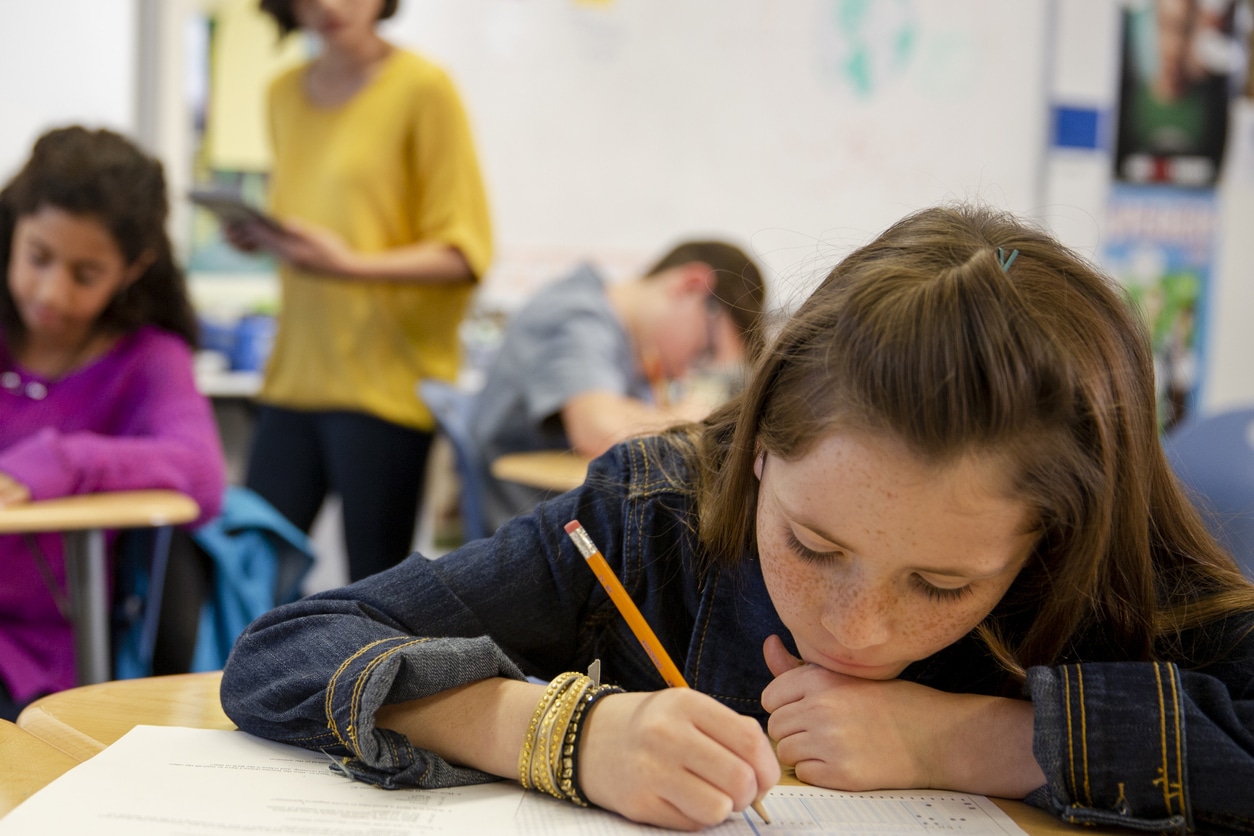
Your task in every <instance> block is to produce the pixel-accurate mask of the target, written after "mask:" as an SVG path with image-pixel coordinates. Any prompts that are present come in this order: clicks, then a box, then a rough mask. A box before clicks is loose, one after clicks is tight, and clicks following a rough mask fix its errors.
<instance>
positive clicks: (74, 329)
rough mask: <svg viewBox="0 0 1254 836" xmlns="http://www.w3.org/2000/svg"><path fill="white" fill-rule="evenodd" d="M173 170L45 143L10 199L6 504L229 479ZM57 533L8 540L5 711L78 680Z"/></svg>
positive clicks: (0, 203) (4, 316)
mask: <svg viewBox="0 0 1254 836" xmlns="http://www.w3.org/2000/svg"><path fill="white" fill-rule="evenodd" d="M167 208H168V204H167V199H166V189H165V178H164V175H163V174H162V169H161V164H160V163H159V162H157V161H156V160H154V159H152V158H150V157H148V156H146V155H145V154H143V153H142V152H141V151H140V150H139V149H137V148H136V147H135V146H134V145H133V144H131V143H130V142H129V141H128V140H126V139H125V138H123V137H121V136H119V135H118V134H115V133H112V132H109V131H104V130H100V131H89V130H85V129H83V128H79V127H70V128H63V129H59V130H54V131H51V132H49V133H47V134H45V135H44V136H42V137H41V138H40V139H39V140H38V141H37V142H36V143H35V147H34V150H33V152H32V153H31V157H30V159H29V160H28V161H27V163H26V165H25V166H24V167H23V168H22V169H21V171H19V172H18V174H17V176H16V177H14V178H13V179H12V180H11V181H10V182H9V183H8V184H7V185H6V186H5V187H4V189H3V191H0V506H5V505H12V504H15V503H20V502H26V501H28V500H37V499H48V498H50V497H57V496H67V495H70V494H81V493H93V492H97V491H119V490H137V489H152V488H166V489H172V490H177V491H182V492H183V493H185V494H187V495H189V496H191V497H192V498H193V499H194V500H196V502H197V503H198V504H199V506H200V510H201V516H200V518H199V519H198V520H197V521H196V522H195V523H193V525H198V524H200V523H201V522H204V521H205V520H207V519H209V518H211V517H213V516H214V515H216V514H217V513H218V510H219V505H220V503H221V498H222V492H223V488H224V486H225V466H224V462H223V457H222V448H221V443H220V441H219V439H218V434H217V428H216V426H215V424H214V420H213V413H212V410H211V409H210V407H209V404H208V402H207V401H206V400H205V398H204V397H203V396H201V395H200V394H199V393H198V392H197V390H196V386H195V381H194V378H193V375H192V349H193V345H194V342H195V333H196V324H195V316H194V314H193V312H192V307H191V303H190V301H189V299H188V295H187V288H186V285H185V283H184V279H183V274H182V272H181V271H180V270H179V268H178V267H177V266H176V264H175V263H174V258H173V254H172V252H171V248H170V241H169V239H168V238H167V236H166V232H165V222H166V214H167ZM65 601H66V592H65V566H64V562H63V555H62V547H61V538H60V535H58V534H41V535H20V534H10V535H0V716H5V717H8V718H10V719H11V718H12V717H13V716H15V715H16V713H17V711H18V710H20V708H21V707H22V706H23V705H25V704H26V703H28V702H29V701H30V700H32V699H34V698H35V697H38V696H40V695H42V694H46V693H50V692H52V691H57V690H60V689H63V688H68V687H70V686H72V685H74V684H75V681H74V648H73V638H72V634H71V627H70V623H69V621H68V620H67V618H66V616H65Z"/></svg>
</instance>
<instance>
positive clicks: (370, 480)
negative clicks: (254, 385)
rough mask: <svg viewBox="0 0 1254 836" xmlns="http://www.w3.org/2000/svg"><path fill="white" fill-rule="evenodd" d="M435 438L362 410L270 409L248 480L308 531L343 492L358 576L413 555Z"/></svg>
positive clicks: (348, 545)
mask: <svg viewBox="0 0 1254 836" xmlns="http://www.w3.org/2000/svg"><path fill="white" fill-rule="evenodd" d="M431 440H432V433H429V432H422V431H421V430H414V429H410V428H408V427H402V426H399V425H397V424H392V423H389V422H387V421H383V420H381V419H379V418H375V417H372V416H369V415H364V414H362V413H357V412H300V411H296V410H291V409H281V408H278V407H273V406H262V407H260V409H259V410H258V413H257V429H256V434H255V435H254V436H253V445H252V452H251V454H250V456H249V461H248V477H247V485H248V487H249V488H251V489H252V490H254V491H256V492H257V493H258V494H260V495H261V496H262V497H264V498H265V499H266V500H267V501H268V502H269V503H270V504H271V505H273V506H274V507H275V509H277V510H278V511H279V513H281V514H283V516H285V517H287V518H288V519H289V520H291V522H292V524H293V525H295V526H297V527H298V528H300V529H301V530H302V531H304V532H306V533H308V531H309V529H310V527H311V526H312V525H313V521H314V518H315V517H317V515H318V510H319V509H320V508H321V507H322V502H323V500H324V499H325V498H326V496H327V495H328V494H330V493H336V494H339V497H340V500H341V502H342V503H343V512H344V541H345V550H346V551H347V553H348V574H349V578H350V579H351V580H354V581H356V580H360V579H361V578H364V577H366V576H368V575H373V574H374V573H376V572H379V571H381V570H383V569H386V568H388V567H389V566H393V565H395V564H397V563H399V562H400V561H401V560H403V559H404V558H405V556H406V555H408V554H409V550H410V546H411V545H412V543H413V539H414V525H415V522H416V521H417V518H418V504H419V502H421V500H422V493H423V484H424V481H425V478H426V470H427V454H428V453H429V452H430V451H431Z"/></svg>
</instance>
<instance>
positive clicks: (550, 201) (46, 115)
mask: <svg viewBox="0 0 1254 836" xmlns="http://www.w3.org/2000/svg"><path fill="white" fill-rule="evenodd" d="M1149 5H1150V4H1148V3H1146V2H1132V1H1131V0H1130V1H1129V2H1119V0H1015V2H1013V3H1006V2H1004V1H1003V0H946V2H944V3H937V2H929V0H789V1H788V2H786V3H780V2H771V0H682V2H673V0H406V2H405V3H404V4H403V6H402V8H401V11H400V14H398V15H397V17H396V18H394V19H393V20H390V21H388V22H386V24H385V26H384V28H383V31H384V33H385V35H386V36H387V37H390V38H391V39H393V40H394V41H395V42H397V43H399V44H402V45H406V46H411V47H413V48H415V49H417V50H419V51H421V52H423V53H424V54H426V55H428V56H430V57H432V58H434V59H436V60H437V61H439V62H440V63H442V64H443V65H444V66H445V67H446V68H447V69H448V70H449V71H450V72H451V74H452V76H453V78H454V80H455V82H456V84H457V86H458V88H459V90H460V91H461V94H462V98H463V101H464V103H465V106H466V108H467V110H468V113H469V116H470V119H471V122H472V126H473V128H474V131H475V137H476V144H477V146H478V150H479V154H480V159H481V162H482V164H483V167H484V175H485V180H486V185H487V189H488V194H489V199H490V201H491V208H492V213H493V222H494V226H495V234H496V243H497V253H498V255H497V258H496V261H495V263H494V264H493V267H492V269H491V271H490V273H489V274H488V276H486V277H485V281H484V282H483V285H482V287H481V289H480V291H479V294H478V298H477V300H476V303H475V306H474V309H473V310H472V314H471V317H470V318H469V319H468V320H467V323H466V324H465V326H464V328H463V334H464V340H465V343H466V348H467V351H468V353H467V357H468V360H469V369H470V371H471V372H472V373H473V371H474V368H475V365H476V364H477V363H478V362H479V358H480V356H481V354H482V352H483V351H485V350H490V347H491V343H492V339H493V337H494V334H496V333H497V332H498V330H499V324H500V322H501V321H502V320H503V319H504V318H506V317H508V315H509V313H510V311H511V310H513V309H514V308H515V307H517V305H518V304H519V303H520V302H521V301H522V300H524V299H525V298H527V296H529V295H530V294H531V293H533V292H534V291H535V290H536V289H537V288H538V287H539V286H541V285H542V284H543V283H544V282H546V281H549V280H552V279H555V278H557V277H559V276H561V275H563V274H564V273H565V272H566V270H568V269H569V267H570V266H571V265H572V264H573V263H574V262H576V261H579V260H584V259H590V260H594V261H596V262H597V263H598V264H600V265H601V266H602V267H603V268H604V269H605V271H606V272H607V273H608V274H609V275H610V276H624V277H625V276H629V275H632V273H633V271H636V270H638V269H639V268H640V267H641V266H643V265H644V264H645V262H647V261H648V260H649V259H650V258H651V257H652V256H653V255H655V254H656V252H657V251H658V250H659V249H660V247H661V246H662V245H663V244H664V243H665V242H670V241H675V240H678V239H680V238H684V237H697V236H706V235H712V236H718V237H724V238H728V239H730V240H734V241H737V242H738V243H741V244H742V245H743V246H744V247H745V248H746V249H747V250H748V251H749V252H750V253H751V254H752V255H754V257H756V258H758V259H759V260H760V262H761V263H762V264H763V265H764V266H765V267H766V269H767V273H768V285H769V287H770V297H769V300H768V302H769V306H770V307H771V308H772V309H773V310H775V311H780V312H783V311H787V310H788V309H790V308H791V307H792V306H793V305H795V304H796V303H797V302H798V301H799V300H800V299H801V298H803V297H804V296H805V295H806V293H807V292H808V290H809V289H810V288H811V287H812V286H813V284H814V283H815V282H816V281H817V280H818V279H819V278H821V276H822V275H823V272H824V270H825V268H828V267H830V266H831V265H832V264H833V263H835V261H836V260H837V259H838V258H839V257H840V256H841V255H843V254H844V253H845V252H847V251H848V250H849V249H850V248H851V247H854V246H856V245H858V244H861V243H863V242H865V241H867V240H869V239H870V238H871V237H873V236H874V235H875V234H877V233H878V232H879V231H881V230H882V229H883V228H884V227H885V226H887V225H888V224H889V223H891V222H892V221H894V220H896V219H897V218H899V217H900V216H901V215H903V214H905V213H906V212H908V211H910V210H913V209H916V208H919V207H921V206H924V205H929V204H933V203H936V202H939V201H944V200H947V199H963V200H966V199H975V200H982V201H984V202H987V203H989V204H992V205H994V206H997V207H1000V208H1005V209H1009V210H1012V211H1014V212H1016V213H1020V214H1023V215H1025V216H1028V217H1032V218H1035V219H1038V220H1039V221H1041V222H1042V223H1044V224H1045V225H1046V226H1048V227H1049V228H1050V229H1051V230H1052V231H1053V232H1054V233H1055V234H1056V235H1058V236H1059V237H1060V238H1061V239H1062V240H1063V241H1064V242H1065V243H1067V244H1069V245H1071V246H1073V247H1075V248H1076V249H1078V250H1079V251H1080V252H1082V253H1084V254H1086V255H1088V256H1089V257H1091V258H1093V259H1094V260H1096V261H1098V262H1099V263H1101V264H1102V265H1103V266H1104V267H1106V269H1108V270H1109V271H1110V272H1111V273H1112V274H1114V275H1115V276H1116V277H1117V278H1119V279H1120V281H1122V282H1124V283H1125V284H1126V285H1127V286H1128V287H1129V289H1130V291H1131V293H1132V295H1133V297H1134V298H1136V299H1137V300H1138V301H1139V302H1140V304H1141V305H1142V307H1143V308H1144V310H1145V311H1146V315H1147V318H1148V319H1149V320H1150V325H1151V327H1152V330H1153V333H1154V337H1155V340H1156V344H1157V345H1158V347H1159V354H1160V371H1161V372H1162V375H1161V377H1162V380H1161V387H1162V389H1163V392H1164V395H1163V399H1164V407H1163V409H1164V416H1163V417H1164V421H1165V422H1168V423H1169V422H1171V421H1175V420H1178V419H1179V418H1180V417H1181V416H1182V415H1183V414H1186V413H1189V412H1197V413H1209V412H1215V411H1219V410H1223V409H1227V408H1230V407H1234V406H1240V405H1247V404H1254V373H1251V371H1250V366H1249V358H1251V357H1254V329H1252V328H1250V327H1249V325H1248V323H1247V320H1248V319H1249V318H1250V316H1251V315H1252V314H1254V236H1252V235H1250V233H1249V231H1250V230H1251V229H1254V99H1252V98H1251V96H1250V90H1251V74H1250V72H1249V67H1250V55H1251V50H1250V49H1249V48H1248V44H1249V38H1250V34H1249V32H1250V24H1249V21H1250V17H1251V10H1250V3H1249V2H1248V0H1235V2H1234V0H1200V5H1201V7H1202V8H1203V10H1205V11H1206V12H1208V13H1210V14H1211V15H1212V16H1213V17H1215V18H1217V19H1221V20H1222V21H1223V24H1224V25H1225V26H1226V27H1227V29H1226V30H1224V31H1216V32H1214V33H1212V35H1213V37H1211V38H1209V39H1208V40H1207V42H1206V47H1207V48H1206V54H1205V56H1204V57H1205V59H1206V61H1207V62H1208V67H1209V68H1210V70H1211V71H1212V72H1213V73H1214V74H1215V75H1216V76H1217V77H1218V78H1220V79H1221V81H1222V87H1223V89H1225V90H1226V91H1227V92H1228V93H1229V94H1230V96H1231V98H1230V99H1229V100H1228V101H1227V102H1226V103H1225V104H1226V107H1225V108H1224V110H1223V118H1222V121H1221V127H1222V129H1223V132H1224V138H1225V141H1224V143H1223V151H1222V156H1212V157H1209V158H1202V159H1190V160H1174V161H1173V160H1167V161H1166V164H1164V161H1163V160H1161V159H1155V158H1152V157H1150V158H1145V157H1144V155H1142V156H1137V154H1136V151H1137V149H1136V148H1132V149H1131V151H1129V149H1128V147H1127V146H1126V144H1125V143H1124V142H1123V141H1122V138H1121V137H1120V114H1121V98H1123V97H1126V96H1127V94H1128V89H1129V83H1130V82H1129V79H1130V78H1132V77H1133V76H1134V75H1135V70H1136V64H1135V62H1136V61H1137V60H1144V59H1145V55H1148V54H1149V53H1152V39H1151V40H1145V39H1144V38H1142V34H1143V33H1142V32H1141V31H1140V29H1138V24H1137V21H1138V20H1140V21H1142V22H1143V21H1144V20H1145V19H1146V14H1145V13H1146V11H1147V9H1149ZM255 6H256V2H255V0H43V2H40V3H19V2H17V0H3V3H2V5H0V7H2V8H3V10H4V12H5V18H6V20H5V25H4V26H3V27H0V78H4V79H6V81H5V88H4V94H3V97H2V99H0V100H2V101H3V102H4V105H3V112H4V116H5V118H4V120H3V124H2V125H0V177H4V178H6V179H7V178H8V177H9V176H10V175H11V174H12V173H13V171H14V170H15V169H16V167H17V165H19V164H20V162H21V161H22V160H23V159H24V157H25V155H26V153H27V152H28V150H29V148H30V145H31V143H32V142H33V140H34V139H35V137H36V136H38V135H39V134H40V133H41V132H43V131H44V130H46V129H47V128H49V127H52V126H56V125H62V124H68V123H73V122H77V123H84V124H89V125H94V126H107V127H112V128H115V129H118V130H121V131H124V132H126V133H127V134H129V135H132V136H134V137H136V138H138V139H139V140H140V141H141V143H143V144H144V145H146V146H147V147H148V148H149V149H151V150H152V151H153V152H155V153H156V154H157V155H158V156H159V157H160V158H161V159H162V160H163V161H164V163H165V166H166V169H167V176H168V178H169V182H170V186H171V192H172V199H173V220H172V224H173V226H172V229H171V233H172V235H173V237H174V239H175V241H176V243H177V245H178V246H179V247H180V255H181V256H182V258H183V261H184V263H185V264H187V265H188V266H189V270H190V275H191V281H192V289H193V294H194V296H195V298H196V301H197V305H198V307H199V309H200V312H201V314H202V316H203V317H204V320H205V322H206V323H207V324H208V325H210V326H213V325H223V324H225V326H231V325H233V324H234V323H236V322H237V321H238V320H239V319H240V318H241V317H243V316H245V315H248V314H254V313H262V314H272V313H274V308H275V305H276V301H277V290H276V284H275V281H274V277H273V274H272V270H271V265H270V264H268V263H267V262H266V261H265V259H247V258H242V257H240V256H239V255H238V254H235V253H233V252H232V251H230V250H229V249H227V248H226V247H225V246H224V245H222V243H221V241H220V240H219V238H218V237H217V231H216V228H215V227H214V226H213V222H212V220H211V219H210V218H209V217H208V216H206V215H204V214H202V213H201V212H200V211H199V210H193V209H192V208H191V206H190V205H189V204H188V203H187V202H186V201H185V200H184V199H183V196H184V195H185V193H186V191H187V190H188V189H189V188H191V187H192V186H193V185H199V184H203V183H206V182H216V183H219V184H224V183H225V184H230V185H233V186H238V187H240V188H241V189H243V191H244V192H245V193H246V194H248V195H250V196H252V197H254V198H255V199H257V200H258V201H259V202H260V200H261V199H262V195H263V194H264V171H265V169H266V166H267V151H266V142H265V133H264V125H263V119H262V102H263V94H264V82H265V79H266V78H268V77H269V76H270V75H271V74H273V73H274V72H275V71H276V70H277V69H279V68H280V67H282V66H285V65H286V64H287V63H289V62H292V61H296V60H300V59H301V58H302V57H303V56H304V55H306V54H307V50H308V48H309V47H308V45H307V44H305V43H303V42H301V41H300V40H299V39H289V41H287V42H284V43H283V44H279V43H278V42H277V40H276V38H275V34H274V30H273V27H272V26H271V25H270V23H269V22H268V21H267V20H265V19H264V18H262V17H261V16H260V14H259V13H258V12H256V9H255ZM1141 28H1143V26H1142V27H1141ZM1142 53H1144V54H1142ZM1147 159H1148V160H1149V161H1148V162H1146V160H1147ZM1138 162H1139V163H1140V166H1139V167H1138ZM1173 162H1174V163H1175V165H1174V167H1173V165H1172V164H1171V163H1173ZM1184 163H1191V164H1189V165H1185V164H1184ZM1208 164H1209V166H1210V167H1209V168H1208V167H1207V166H1208ZM262 336H264V330H262ZM236 360H237V361H238V362H236V363H235V365H239V366H244V367H247V366H248V365H250V363H251V364H252V365H256V363H257V362H258V361H257V359H256V358H253V359H252V360H251V361H250V360H239V358H236ZM206 380H212V381H213V382H211V383H206V388H207V389H208V390H209V394H212V395H213V396H214V397H215V399H216V400H217V401H218V402H219V413H218V414H219V416H220V421H221V423H222V429H223V432H224V436H226V437H228V449H230V448H231V447H235V448H236V449H239V447H240V442H239V437H241V436H243V435H245V434H246V433H247V422H246V417H242V416H245V415H246V410H244V411H242V412H241V411H240V410H238V409H234V407H238V406H239V405H240V402H241V401H242V402H245V403H246V401H247V394H248V391H249V389H248V385H249V383H248V380H249V379H248V378H247V376H245V377H243V378H240V377H239V376H232V375H220V376H218V377H209V376H207V377H206ZM241 380H242V381H243V382H242V383H241V382H240V381H241ZM233 387H234V388H233ZM232 436H234V441H235V443H234V444H232V443H231V441H232V438H231V437H232ZM430 522H431V521H430V520H429V519H428V520H427V521H426V524H427V525H428V527H429V525H430ZM332 525H333V524H332ZM315 539H316V541H318V542H319V543H320V544H322V545H321V546H320V553H321V552H322V551H325V550H326V549H327V548H328V545H327V544H330V543H333V542H335V541H336V540H338V537H337V535H335V534H334V532H324V533H323V534H322V535H321V536H319V535H318V534H317V533H315ZM330 548H333V547H330ZM333 582H334V579H331V580H328V581H327V584H328V585H329V584H331V583H333Z"/></svg>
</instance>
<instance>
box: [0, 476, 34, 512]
mask: <svg viewBox="0 0 1254 836" xmlns="http://www.w3.org/2000/svg"><path fill="white" fill-rule="evenodd" d="M23 502H30V488H28V487H26V486H25V485H23V484H22V483H21V482H19V481H17V480H16V479H14V478H13V477H12V476H9V475H8V474H7V473H0V508H3V507H4V506H6V505H20V504H22V503H23Z"/></svg>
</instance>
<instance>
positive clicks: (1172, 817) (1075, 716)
mask: <svg viewBox="0 0 1254 836" xmlns="http://www.w3.org/2000/svg"><path fill="white" fill-rule="evenodd" d="M1028 690H1029V692H1030V693H1031V696H1032V705H1033V710H1034V722H1035V733H1034V738H1033V745H1032V749H1033V754H1034V755H1035V756H1036V760H1037V762H1038V763H1039V764H1040V766H1041V769H1042V771H1044V773H1045V776H1046V779H1047V781H1048V783H1047V784H1046V785H1045V786H1044V787H1041V788H1040V789H1038V790H1037V791H1036V792H1034V793H1032V794H1031V795H1029V796H1028V797H1027V798H1026V799H1025V800H1026V801H1027V802H1028V803H1029V804H1032V805H1034V806H1037V807H1041V808H1043V809H1046V810H1049V811H1050V812H1051V813H1053V814H1054V815H1056V816H1058V817H1059V818H1061V819H1063V820H1065V821H1068V822H1071V823H1072V824H1090V825H1116V826H1119V827H1128V828H1133V829H1136V830H1146V831H1155V832H1174V833H1185V832H1187V831H1188V830H1189V829H1190V828H1191V822H1192V816H1191V814H1190V812H1189V798H1188V793H1187V791H1186V789H1187V777H1186V776H1187V774H1188V771H1187V763H1186V748H1185V722H1184V716H1185V715H1184V707H1183V704H1182V703H1183V699H1184V693H1183V690H1182V688H1181V685H1180V674H1179V671H1178V670H1177V669H1176V666H1175V665H1173V664H1170V663H1159V662H1156V663H1141V662H1136V663H1119V662H1111V663H1102V664H1100V665H1064V666H1061V667H1056V668H1047V667H1035V668H1032V669H1030V670H1029V671H1028Z"/></svg>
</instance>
